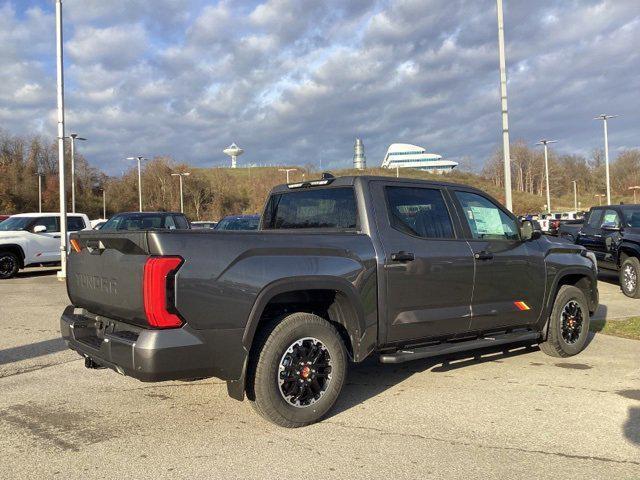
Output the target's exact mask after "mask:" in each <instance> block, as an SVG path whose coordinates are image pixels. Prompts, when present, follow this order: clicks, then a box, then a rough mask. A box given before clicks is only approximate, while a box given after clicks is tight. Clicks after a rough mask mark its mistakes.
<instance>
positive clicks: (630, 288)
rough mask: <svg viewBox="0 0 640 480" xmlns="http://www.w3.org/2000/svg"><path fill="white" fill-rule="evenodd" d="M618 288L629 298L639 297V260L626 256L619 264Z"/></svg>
mask: <svg viewBox="0 0 640 480" xmlns="http://www.w3.org/2000/svg"><path fill="white" fill-rule="evenodd" d="M620 288H621V289H622V293H624V294H625V295H626V296H627V297H630V298H640V260H638V259H637V258H636V257H627V258H625V259H624V261H623V262H622V265H621V266H620Z"/></svg>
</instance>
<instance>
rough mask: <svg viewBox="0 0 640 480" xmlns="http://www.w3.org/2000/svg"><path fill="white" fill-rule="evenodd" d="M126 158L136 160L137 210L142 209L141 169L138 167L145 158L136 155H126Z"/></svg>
mask: <svg viewBox="0 0 640 480" xmlns="http://www.w3.org/2000/svg"><path fill="white" fill-rule="evenodd" d="M127 160H137V161H138V205H139V211H142V169H141V167H140V163H141V162H142V161H143V160H146V158H144V157H141V156H137V157H127Z"/></svg>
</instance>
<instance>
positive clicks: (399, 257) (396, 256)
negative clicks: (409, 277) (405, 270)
mask: <svg viewBox="0 0 640 480" xmlns="http://www.w3.org/2000/svg"><path fill="white" fill-rule="evenodd" d="M415 259H416V257H415V255H414V254H413V253H410V252H405V251H404V250H400V251H399V252H397V253H392V254H391V260H393V261H394V262H413V261H414V260H415Z"/></svg>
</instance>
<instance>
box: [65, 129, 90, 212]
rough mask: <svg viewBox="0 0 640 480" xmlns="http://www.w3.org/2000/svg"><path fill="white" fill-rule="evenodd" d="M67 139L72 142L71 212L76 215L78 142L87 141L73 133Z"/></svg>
mask: <svg viewBox="0 0 640 480" xmlns="http://www.w3.org/2000/svg"><path fill="white" fill-rule="evenodd" d="M65 138H68V139H69V140H71V211H72V212H73V213H76V140H83V141H86V140H87V139H86V138H82V137H79V136H78V134H77V133H71V134H70V135H69V136H68V137H65Z"/></svg>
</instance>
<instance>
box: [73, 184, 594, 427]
mask: <svg viewBox="0 0 640 480" xmlns="http://www.w3.org/2000/svg"><path fill="white" fill-rule="evenodd" d="M72 239H73V241H72V245H73V251H72V252H71V253H70V255H69V263H68V277H67V289H68V293H69V297H70V299H71V303H72V305H70V306H69V307H67V308H66V310H65V311H64V313H63V315H62V318H61V323H60V326H61V333H62V336H63V338H64V339H65V340H66V341H67V343H68V345H69V347H70V348H72V349H73V350H75V351H77V352H78V353H79V354H80V355H82V356H83V357H84V358H85V365H86V366H87V367H89V368H100V367H108V368H111V369H113V370H116V371H118V372H119V373H121V374H124V375H129V376H131V377H134V378H137V379H140V380H143V381H162V380H178V379H183V380H189V379H196V378H203V377H211V376H214V377H218V378H221V379H224V380H226V381H227V386H228V392H229V394H230V396H231V397H233V398H236V399H239V400H241V399H243V398H244V397H245V396H246V397H247V398H248V399H249V400H250V401H251V403H252V405H253V406H254V407H255V409H256V410H257V412H258V413H260V414H261V415H262V416H264V417H265V418H267V419H268V420H270V421H272V422H274V423H276V424H278V425H281V426H286V427H298V426H303V425H307V424H309V423H313V422H315V421H317V420H318V419H320V418H321V417H322V416H323V415H325V414H326V413H327V412H328V411H329V409H330V408H331V407H332V405H333V404H334V403H335V401H336V399H337V398H338V395H339V393H340V391H341V389H342V387H343V385H344V383H345V378H346V374H347V366H348V363H349V361H353V362H361V361H362V360H364V359H365V358H367V357H368V356H370V355H373V354H376V355H378V356H379V359H380V361H381V362H383V363H400V362H405V361H410V360H414V359H420V358H426V357H433V356H439V355H445V354H448V353H452V352H459V351H465V350H472V349H477V348H481V347H488V346H494V345H500V344H507V343H523V342H527V343H529V344H536V343H537V344H539V345H540V347H541V349H542V350H543V351H544V352H545V353H548V354H549V355H553V356H560V357H565V356H570V355H575V354H577V353H579V352H580V351H581V350H582V349H583V348H584V346H585V342H586V340H587V336H588V329H589V316H590V313H592V312H593V311H594V310H595V309H596V307H597V305H598V288H597V280H596V266H595V258H594V257H593V254H592V253H590V252H587V251H586V250H585V249H584V248H583V247H580V246H577V245H570V244H566V243H552V242H550V241H549V240H548V239H546V238H545V237H543V236H541V235H540V232H538V231H533V229H532V228H531V224H529V223H527V222H524V223H523V224H519V223H518V222H517V220H516V218H515V217H514V216H513V215H512V214H511V213H510V212H509V211H507V210H506V209H505V208H504V207H502V206H501V205H500V204H499V203H498V202H497V201H496V200H494V199H493V198H491V197H490V196H488V195H487V194H485V193H483V192H482V191H479V190H476V189H474V188H470V187H467V186H463V185H455V184H449V183H443V182H427V181H419V180H409V179H395V178H387V177H373V176H362V177H340V178H333V177H332V176H331V175H329V174H324V175H323V177H322V178H321V179H319V180H314V181H306V182H303V183H297V184H289V185H282V186H278V187H276V188H275V189H274V190H273V191H272V192H271V194H270V197H269V199H268V201H267V204H266V206H265V209H264V212H263V215H262V219H261V224H260V228H259V229H258V230H256V231H244V232H234V231H202V230H200V231H198V230H164V231H163V230H154V231H136V232H117V231H116V232H102V231H96V232H79V233H75V234H73V235H72Z"/></svg>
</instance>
